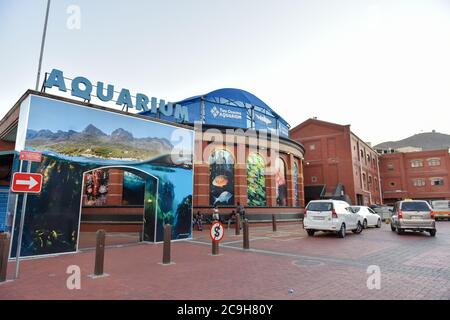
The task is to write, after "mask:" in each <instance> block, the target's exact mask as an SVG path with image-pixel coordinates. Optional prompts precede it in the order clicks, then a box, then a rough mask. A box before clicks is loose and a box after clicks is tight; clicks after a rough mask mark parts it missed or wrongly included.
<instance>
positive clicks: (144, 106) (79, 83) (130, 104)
mask: <svg viewBox="0 0 450 320" xmlns="http://www.w3.org/2000/svg"><path fill="white" fill-rule="evenodd" d="M65 79H66V78H64V74H63V72H62V71H61V70H58V69H53V70H52V71H51V72H50V74H49V76H48V77H47V79H46V80H45V82H44V87H45V88H49V89H51V88H53V87H57V88H58V89H59V91H63V92H67V86H66V82H65ZM96 87H97V89H96V92H95V93H94V94H93V91H94V85H93V84H92V82H91V81H90V80H89V79H87V78H85V77H75V78H74V79H73V80H72V83H71V90H70V93H71V95H72V96H74V97H78V98H82V99H84V100H86V101H91V97H92V95H94V96H96V97H97V98H98V99H100V100H101V101H103V102H108V101H115V102H116V104H117V105H119V106H126V107H127V108H135V109H136V110H137V111H139V112H146V111H150V112H151V113H154V114H155V115H156V114H158V113H160V114H162V115H164V116H167V117H174V118H175V120H177V121H180V122H189V113H188V109H187V107H186V106H181V105H179V104H175V105H174V104H173V103H171V102H168V103H166V102H165V101H164V100H162V99H160V100H159V103H158V100H157V99H156V98H154V97H152V98H151V99H150V98H149V97H148V96H147V95H145V94H143V93H137V94H136V96H135V97H134V96H132V95H131V93H130V90H128V89H121V90H120V92H119V94H118V96H117V98H116V100H113V99H114V98H115V95H116V94H117V91H115V90H114V86H113V85H111V84H108V85H107V86H106V87H105V84H104V83H103V82H101V81H98V82H97V85H96ZM105 90H106V92H105Z"/></svg>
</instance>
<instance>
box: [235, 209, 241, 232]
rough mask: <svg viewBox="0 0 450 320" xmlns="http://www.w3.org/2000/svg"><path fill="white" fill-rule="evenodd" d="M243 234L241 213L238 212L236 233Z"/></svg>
mask: <svg viewBox="0 0 450 320" xmlns="http://www.w3.org/2000/svg"><path fill="white" fill-rule="evenodd" d="M240 234H241V215H240V214H238V213H236V225H235V235H237V236H238V235H240Z"/></svg>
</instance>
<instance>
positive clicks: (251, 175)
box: [247, 153, 266, 207]
mask: <svg viewBox="0 0 450 320" xmlns="http://www.w3.org/2000/svg"><path fill="white" fill-rule="evenodd" d="M265 167H266V164H265V162H264V158H263V157H262V156H261V155H259V154H256V153H252V154H250V155H249V156H248V158H247V199H248V205H249V206H250V207H264V206H266V176H265Z"/></svg>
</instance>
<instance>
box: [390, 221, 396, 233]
mask: <svg viewBox="0 0 450 320" xmlns="http://www.w3.org/2000/svg"><path fill="white" fill-rule="evenodd" d="M391 230H392V232H395V227H394V225H393V224H392V223H391Z"/></svg>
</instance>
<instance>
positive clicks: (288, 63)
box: [0, 0, 450, 144]
mask: <svg viewBox="0 0 450 320" xmlns="http://www.w3.org/2000/svg"><path fill="white" fill-rule="evenodd" d="M46 2H47V1H46V0H0V44H1V50H0V73H1V77H0V116H3V115H4V114H6V112H7V111H8V110H9V109H10V108H11V107H12V106H13V104H14V103H15V102H16V101H17V100H18V99H19V97H20V96H21V95H22V94H23V93H24V92H25V91H26V90H27V89H28V88H34V86H35V81H36V73H37V67H38V58H39V50H40V41H41V36H42V28H43V21H44V14H45V6H46ZM72 5H76V6H78V7H79V9H80V13H81V15H80V28H79V29H73V28H72V29H71V28H68V26H67V22H68V20H69V22H70V21H72V20H70V19H71V17H72V16H71V13H68V12H67V10H68V8H69V7H70V6H72ZM53 68H57V69H60V70H63V71H64V75H65V76H68V77H72V78H73V77H75V76H79V75H82V76H85V77H87V78H88V79H90V80H92V81H93V82H96V81H103V82H105V83H109V84H114V85H115V86H116V88H127V89H130V90H131V91H132V92H134V93H136V92H142V93H145V94H147V95H148V96H154V97H158V98H160V99H165V100H168V101H180V100H182V99H184V98H187V97H191V96H194V95H198V94H204V93H208V92H210V91H213V90H215V89H219V88H224V87H230V88H240V89H244V90H247V91H249V92H251V93H253V94H255V95H256V96H257V97H259V98H260V99H261V100H263V101H264V102H266V103H267V104H268V105H269V106H271V107H272V108H273V109H274V110H275V111H276V112H277V113H278V114H280V115H281V116H282V117H283V118H284V119H285V120H287V121H288V122H289V123H290V125H291V126H292V127H294V126H296V125H298V124H299V123H301V122H303V121H304V120H306V119H308V118H311V117H317V118H318V119H321V120H325V121H330V122H335V123H339V124H344V125H345V124H350V125H351V126H352V131H353V132H354V133H356V134H357V135H358V136H359V137H360V138H362V139H364V140H365V141H367V142H371V143H372V144H377V143H381V142H383V141H388V140H399V139H403V138H406V137H408V136H410V135H412V134H415V133H420V132H429V131H432V130H436V131H438V132H442V133H447V134H450V126H449V125H448V122H449V120H448V119H449V118H450V109H449V106H450V1H448V0H422V1H418V0H340V1H335V0H283V1H276V0H264V1H263V0H214V1H210V0H189V1H187V0H168V1H162V0H159V1H154V0H151V1H148V0H146V1H144V0H143V1H138V0H134V1H133V0H130V1H106V0H96V1H87V0H79V1H76V0H68V1H66V0H58V1H55V0H53V1H52V5H51V8H50V17H49V24H48V33H47V41H46V47H45V52H44V59H43V65H42V71H43V72H49V71H51V69H53Z"/></svg>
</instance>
